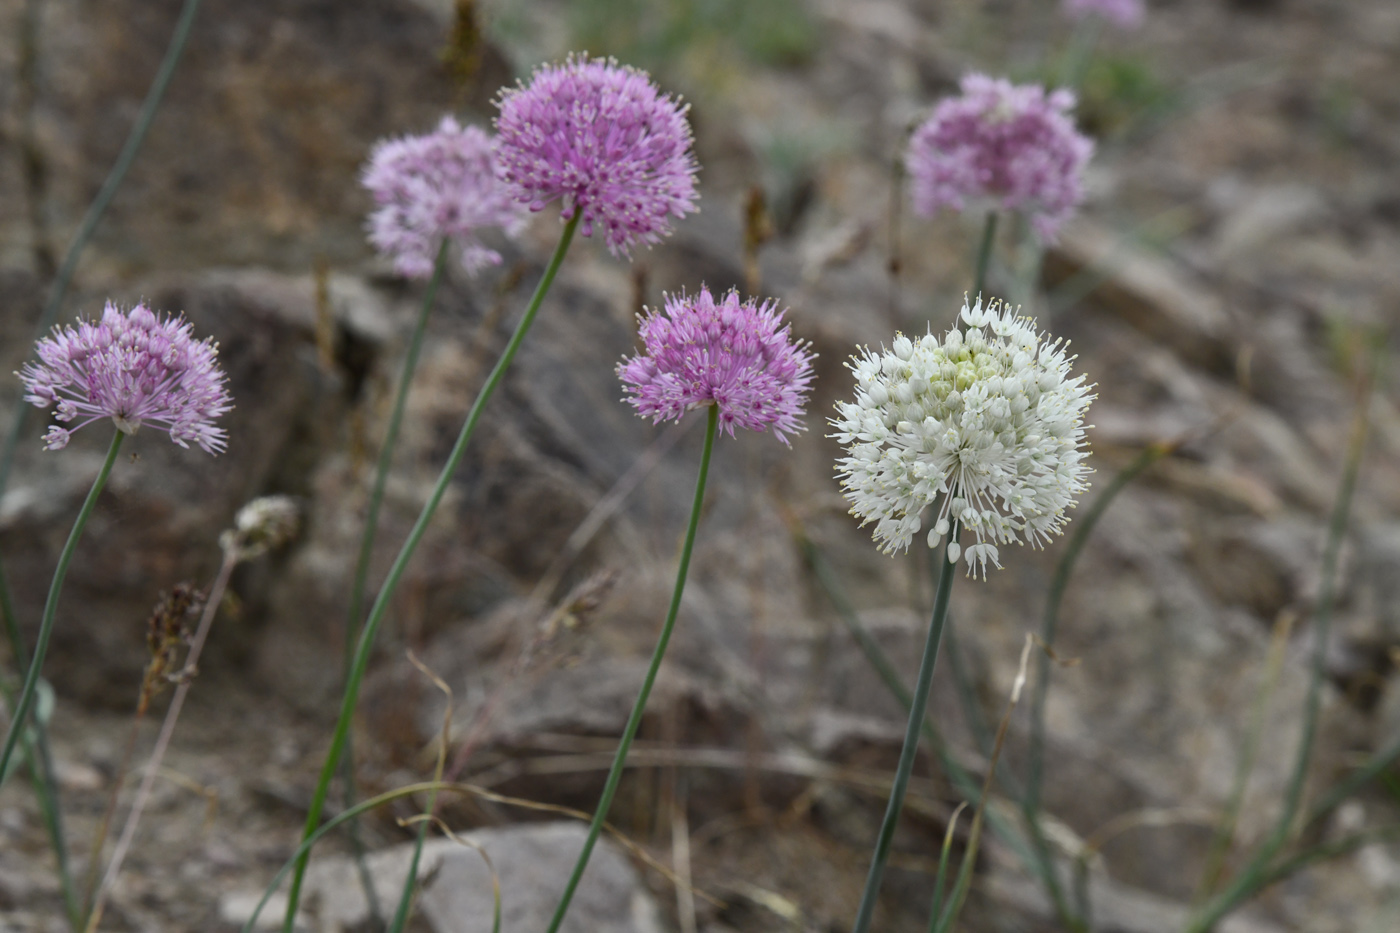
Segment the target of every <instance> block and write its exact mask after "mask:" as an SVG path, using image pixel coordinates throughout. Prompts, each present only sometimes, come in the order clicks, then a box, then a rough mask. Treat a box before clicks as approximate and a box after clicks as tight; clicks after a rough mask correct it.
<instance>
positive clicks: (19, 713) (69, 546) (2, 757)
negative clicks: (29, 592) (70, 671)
mask: <svg viewBox="0 0 1400 933" xmlns="http://www.w3.org/2000/svg"><path fill="white" fill-rule="evenodd" d="M124 437H126V435H125V434H123V433H122V432H121V431H117V432H115V434H114V436H113V437H112V446H111V447H109V448H108V449H107V459H106V460H104V461H103V462H102V469H101V470H100V471H99V472H98V474H97V479H95V480H93V483H92V488H91V489H89V490H88V495H87V499H86V500H84V502H83V507H82V509H81V510H80V511H79V512H78V518H77V521H75V522H74V523H73V530H72V531H71V532H69V533H68V541H67V542H66V543H65V544H64V545H63V551H62V552H61V553H60V554H59V555H58V568H57V569H56V570H55V571H54V574H53V581H52V582H51V583H50V584H49V596H48V599H47V600H46V601H45V603H44V617H43V620H42V621H41V622H40V623H39V639H38V642H37V643H36V644H35V646H34V657H33V658H32V659H31V660H30V662H29V672H28V673H27V674H25V676H24V686H23V687H21V688H20V692H19V700H18V701H17V702H16V704H15V707H14V712H13V714H12V716H11V718H10V729H9V731H8V732H7V733H6V734H5V749H4V751H3V752H0V774H4V773H5V769H6V768H7V767H9V764H10V755H11V754H12V753H13V752H14V750H15V743H16V742H18V741H19V737H20V735H21V733H23V732H24V726H25V720H26V719H27V718H28V717H29V708H30V707H31V706H32V705H33V703H34V691H35V689H36V688H37V687H38V686H39V671H40V669H41V668H42V667H43V666H44V657H45V656H46V655H47V654H48V652H49V639H50V638H51V637H52V636H53V620H54V616H55V614H56V613H57V611H58V594H59V593H60V592H62V590H63V578H64V577H66V576H67V575H68V564H69V562H70V561H72V559H73V552H74V551H75V550H77V547H78V539H79V538H81V537H82V535H83V527H84V526H85V525H87V521H88V517H89V516H91V515H92V509H93V506H95V505H96V504H97V497H98V496H99V495H100V494H101V492H102V487H103V486H105V485H106V484H107V477H108V476H109V475H111V472H112V465H113V464H115V463H116V462H117V451H118V450H119V449H120V448H121V446H122V439H123V438H124Z"/></svg>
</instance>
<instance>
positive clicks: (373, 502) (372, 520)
mask: <svg viewBox="0 0 1400 933" xmlns="http://www.w3.org/2000/svg"><path fill="white" fill-rule="evenodd" d="M449 245H450V241H448V240H446V239H444V240H443V241H442V245H441V246H439V247H438V254H437V259H436V260H435V261H434V263H433V275H432V278H431V279H430V280H429V281H428V290H427V292H425V293H424V295H423V304H422V307H420V308H419V310H418V320H417V321H416V322H415V323H414V325H413V333H412V335H411V336H410V337H409V340H408V353H407V355H405V357H404V361H403V371H402V372H401V373H400V374H399V385H398V390H397V392H396V393H395V394H394V404H393V409H392V410H391V411H390V414H389V426H388V428H387V430H386V431H385V432H384V443H383V444H382V445H381V447H380V449H379V460H378V462H376V463H375V467H374V482H373V485H372V486H371V487H370V493H369V504H368V508H367V509H366V511H365V529H364V533H363V535H362V536H361V537H360V553H359V556H358V557H357V558H356V559H355V576H354V578H353V581H352V583H351V585H350V608H349V611H348V612H346V614H345V661H344V666H345V673H344V677H345V679H346V680H349V678H350V666H351V664H352V662H353V661H354V659H355V651H354V647H355V644H356V641H357V635H358V632H359V626H360V615H361V613H362V612H363V610H364V601H365V589H366V587H367V585H368V580H369V563H370V558H371V557H372V556H373V555H374V538H375V534H376V532H377V531H378V530H379V509H380V506H381V505H382V504H383V502H384V487H385V485H386V484H387V482H388V479H389V467H390V465H391V464H392V463H393V461H394V449H395V448H396V447H397V446H398V440H399V428H400V426H401V425H402V424H403V413H404V409H405V408H406V407H407V403H408V390H409V388H410V387H411V386H412V385H413V374H414V372H416V371H417V369H418V356H419V354H420V353H421V352H422V349H423V336H424V335H425V334H426V333H427V332H428V317H429V315H430V314H431V313H432V310H433V299H434V298H435V297H436V295H437V290H438V286H439V285H440V284H441V283H442V278H443V274H444V273H445V271H446V269H447V250H448V247H449ZM340 783H341V788H342V790H343V792H344V801H345V806H347V807H348V806H351V805H352V804H354V802H355V798H356V797H358V796H359V793H358V791H357V790H356V787H355V749H354V743H353V740H352V738H351V737H349V736H347V737H346V742H345V754H344V756H343V757H342V758H341V774H340ZM359 827H360V824H359V822H358V821H354V820H352V821H351V822H350V825H349V826H348V827H347V830H348V832H349V834H350V846H351V848H352V849H353V851H354V856H355V867H356V870H357V873H358V874H359V877H360V887H361V888H363V889H364V892H365V900H366V902H367V903H368V904H369V914H370V920H371V922H372V926H373V927H374V928H375V929H378V928H379V927H380V926H382V925H383V922H382V919H381V916H380V912H379V895H378V893H377V892H376V891H375V889H374V879H373V878H372V877H371V876H370V873H369V866H368V865H366V864H365V846H364V841H363V840H362V839H361V838H360V833H359ZM424 832H426V827H424V828H423V829H421V830H420V831H419V835H420V836H422V834H423V833H424Z"/></svg>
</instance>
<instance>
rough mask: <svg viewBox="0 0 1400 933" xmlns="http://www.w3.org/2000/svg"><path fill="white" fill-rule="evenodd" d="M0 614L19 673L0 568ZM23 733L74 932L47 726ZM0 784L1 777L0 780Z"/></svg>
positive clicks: (77, 912) (19, 643)
mask: <svg viewBox="0 0 1400 933" xmlns="http://www.w3.org/2000/svg"><path fill="white" fill-rule="evenodd" d="M0 614H3V615H4V625H5V637H6V640H8V641H9V643H10V657H11V658H13V659H14V662H15V666H16V667H17V668H18V669H19V670H27V669H28V667H29V652H28V651H26V650H25V647H24V636H23V635H21V634H20V631H19V623H18V622H17V621H16V618H15V609H14V605H13V604H12V603H11V602H10V588H9V586H8V585H7V583H6V581H5V568H4V566H3V565H0ZM2 689H3V692H4V697H5V705H6V707H8V708H9V709H14V708H15V704H14V699H15V698H14V691H13V690H11V689H10V688H9V684H8V683H4V685H3V688H2ZM30 732H31V730H25V733H24V735H23V736H22V737H21V738H20V743H21V744H20V752H21V753H22V754H23V756H24V760H25V761H26V762H27V764H28V769H29V780H30V783H31V784H32V785H33V787H34V797H35V799H36V800H38V802H39V815H40V817H41V818H42V819H43V821H44V832H46V833H47V834H48V837H49V848H50V849H52V850H53V855H54V862H55V863H56V866H57V868H58V886H59V890H60V892H61V893H62V897H63V910H64V913H65V914H66V915H67V918H68V925H69V926H70V927H71V928H72V929H73V930H74V931H76V930H77V929H78V928H79V927H80V926H81V925H82V922H83V909H82V905H81V904H79V903H78V893H77V887H76V886H75V885H74V883H73V872H72V868H71V867H70V864H69V861H68V841H67V839H66V838H65V837H64V834H63V810H62V808H61V807H60V806H59V800H58V781H57V780H56V779H55V778H54V770H53V754H52V752H50V750H49V729H48V723H46V722H44V721H43V719H42V717H38V716H36V717H35V718H34V729H33V730H32V732H33V734H32V735H31V734H30ZM0 782H3V778H0Z"/></svg>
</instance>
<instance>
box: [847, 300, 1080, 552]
mask: <svg viewBox="0 0 1400 933" xmlns="http://www.w3.org/2000/svg"><path fill="white" fill-rule="evenodd" d="M1073 360H1074V357H1073V356H1070V355H1069V354H1068V347H1067V345H1066V344H1065V343H1064V342H1063V341H1060V340H1051V339H1050V338H1049V337H1048V336H1047V335H1045V334H1042V333H1039V332H1038V331H1037V330H1036V327H1035V321H1034V320H1032V319H1030V318H1024V317H1019V316H1018V315H1017V313H1016V309H1013V308H1011V307H1009V306H1007V305H1006V304H1005V303H1003V302H1001V301H998V300H995V299H993V300H992V301H990V302H988V303H987V304H985V305H984V304H983V303H982V300H981V298H978V300H977V303H976V304H969V303H968V302H966V301H964V303H963V309H962V314H961V316H960V322H959V324H958V325H957V326H955V327H953V329H952V330H950V331H948V333H947V334H946V335H945V336H944V337H943V338H942V339H941V340H940V339H939V338H937V337H935V336H933V335H932V334H928V335H925V336H923V337H920V338H918V339H917V340H911V339H910V338H908V337H906V336H904V335H903V334H896V335H895V338H894V344H893V347H892V348H891V349H889V350H883V351H881V352H878V353H877V352H874V351H872V350H870V349H869V348H868V347H867V348H863V349H862V351H861V353H860V354H858V355H856V356H853V357H851V362H850V363H848V364H847V365H848V367H849V368H850V369H851V371H852V372H853V373H854V374H855V377H856V399H855V401H854V402H838V403H837V405H836V410H837V412H838V417H836V418H833V419H831V426H832V427H833V428H834V429H835V430H834V431H833V433H832V434H831V435H830V436H831V437H834V438H836V439H837V440H838V441H840V442H841V444H842V445H843V446H844V447H845V448H846V454H847V456H845V457H841V458H838V459H837V461H836V471H837V474H838V475H839V476H840V477H841V485H842V487H843V489H844V490H845V494H846V498H847V500H849V501H850V503H851V514H853V515H856V516H858V517H859V518H860V519H861V524H862V525H865V524H868V523H870V522H874V523H875V533H874V536H875V540H876V541H877V542H878V543H879V544H880V545H881V550H883V551H884V552H885V553H894V552H897V551H900V550H903V549H905V548H908V547H909V545H910V542H912V541H913V538H914V535H915V534H917V533H918V532H920V531H921V530H922V528H923V523H922V518H921V515H922V513H923V511H924V509H925V507H927V506H930V505H933V504H934V503H935V502H938V503H940V505H939V509H938V514H937V516H936V517H935V518H934V521H933V528H932V529H931V530H930V532H929V535H928V545H929V547H933V546H935V545H936V544H937V543H938V542H939V540H940V539H941V538H942V537H943V535H945V534H947V533H948V531H949V529H950V527H951V526H952V524H953V523H957V525H958V526H959V527H961V528H963V529H966V530H968V531H970V532H971V533H972V534H973V535H974V536H975V537H976V539H977V543H976V544H973V545H971V546H969V547H968V548H967V549H966V550H965V551H964V550H963V549H962V548H960V547H959V546H958V543H957V541H956V540H955V541H952V542H950V543H949V545H948V559H949V560H950V561H953V562H956V561H957V560H958V557H959V556H960V554H965V556H966V558H967V564H968V572H969V573H975V572H977V571H978V570H980V571H981V572H982V575H983V577H984V578H985V577H986V573H987V564H988V563H991V564H993V565H994V566H996V567H998V568H999V567H1001V563H1000V561H999V554H998V552H997V545H999V544H1012V543H1020V542H1023V541H1024V542H1027V543H1029V544H1031V545H1032V546H1034V547H1041V546H1043V545H1044V544H1045V543H1046V542H1047V541H1048V540H1049V538H1050V535H1052V534H1059V533H1060V529H1061V526H1063V525H1064V523H1065V510H1066V509H1069V508H1073V507H1074V506H1075V504H1076V503H1077V501H1078V500H1077V498H1076V497H1077V496H1078V495H1079V494H1080V493H1081V492H1083V491H1084V489H1085V488H1086V485H1085V482H1084V477H1085V475H1086V474H1088V473H1089V472H1090V470H1089V468H1088V466H1087V465H1086V464H1085V462H1084V458H1085V456H1086V455H1087V454H1086V450H1085V440H1084V427H1085V426H1084V410H1085V409H1086V408H1087V407H1088V406H1089V403H1090V402H1091V401H1093V399H1094V397H1095V396H1094V395H1093V394H1092V390H1093V388H1094V387H1093V385H1090V384H1086V382H1085V378H1084V376H1082V375H1081V376H1073V377H1071V376H1070V374H1069V369H1070V363H1071V362H1072V361H1073Z"/></svg>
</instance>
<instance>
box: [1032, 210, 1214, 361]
mask: <svg viewBox="0 0 1400 933" xmlns="http://www.w3.org/2000/svg"><path fill="white" fill-rule="evenodd" d="M1081 274H1089V275H1095V276H1102V277H1103V280H1102V281H1101V282H1100V283H1099V285H1098V286H1097V287H1096V288H1095V289H1094V291H1093V297H1092V300H1093V301H1094V302H1095V303H1096V304H1099V305H1102V306H1103V307H1104V308H1106V309H1108V310H1110V311H1112V312H1113V313H1114V314H1115V315H1117V316H1119V317H1121V318H1122V319H1123V320H1124V321H1126V322H1128V323H1129V324H1131V325H1132V326H1134V327H1136V328H1138V329H1139V330H1141V331H1142V332H1143V333H1145V334H1147V335H1148V336H1150V337H1152V338H1153V339H1154V340H1157V341H1159V342H1160V343H1162V344H1163V345H1165V346H1168V347H1171V348H1172V349H1173V350H1174V351H1175V352H1176V353H1178V354H1179V355H1181V356H1182V357H1184V358H1185V359H1186V360H1187V361H1189V362H1190V363H1192V364H1194V365H1196V366H1199V367H1201V368H1203V369H1205V370H1207V371H1210V372H1218V373H1224V372H1229V371H1231V369H1232V367H1233V366H1234V349H1233V347H1232V345H1231V344H1232V339H1233V338H1232V335H1231V325H1230V319H1229V317H1228V316H1227V315H1226V313H1225V309H1224V307H1222V305H1221V303H1220V301H1219V299H1217V298H1216V297H1215V295H1214V294H1212V293H1211V292H1210V291H1208V290H1206V289H1205V288H1204V287H1203V286H1202V285H1201V284H1199V283H1197V282H1196V281H1193V279H1192V277H1191V276H1190V275H1188V274H1187V273H1186V272H1185V271H1184V270H1182V269H1179V268H1177V267H1175V266H1173V265H1172V264H1171V263H1169V262H1167V261H1165V260H1164V259H1162V258H1159V257H1157V256H1153V255H1151V254H1149V253H1147V252H1145V251H1143V250H1142V249H1140V248H1139V247H1137V246H1135V245H1133V243H1132V242H1131V241H1130V240H1128V239H1127V238H1126V237H1124V236H1122V235H1120V234H1117V233H1114V232H1112V231H1110V230H1108V229H1106V228H1103V227H1100V226H1098V225H1096V224H1094V223H1093V222H1091V221H1089V220H1087V219H1085V218H1082V217H1081V218H1077V219H1075V220H1073V221H1071V222H1070V223H1068V224H1066V225H1065V228H1064V229H1063V230H1062V231H1061V233H1060V239H1059V242H1057V243H1055V244H1054V245H1052V246H1050V247H1049V248H1048V249H1047V250H1046V252H1045V264H1044V277H1045V280H1046V282H1047V284H1048V285H1050V286H1052V287H1053V286H1055V285H1058V284H1060V283H1062V282H1065V281H1066V280H1068V279H1069V278H1070V277H1071V276H1075V275H1081Z"/></svg>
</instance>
